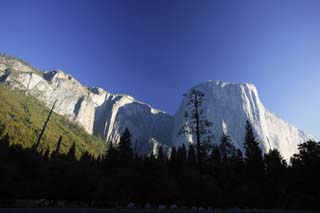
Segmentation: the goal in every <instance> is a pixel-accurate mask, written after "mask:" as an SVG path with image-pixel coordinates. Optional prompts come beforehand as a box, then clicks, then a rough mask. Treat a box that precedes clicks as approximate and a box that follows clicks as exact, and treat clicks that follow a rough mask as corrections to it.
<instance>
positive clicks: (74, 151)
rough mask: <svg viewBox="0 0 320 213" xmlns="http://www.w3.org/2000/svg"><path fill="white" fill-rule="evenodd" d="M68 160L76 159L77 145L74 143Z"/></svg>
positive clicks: (68, 154)
mask: <svg viewBox="0 0 320 213" xmlns="http://www.w3.org/2000/svg"><path fill="white" fill-rule="evenodd" d="M67 159H69V160H71V161H74V160H75V159H76V143H73V144H72V146H71V148H70V149H69V151H68V153H67Z"/></svg>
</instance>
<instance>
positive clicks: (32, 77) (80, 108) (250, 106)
mask: <svg viewBox="0 0 320 213" xmlns="http://www.w3.org/2000/svg"><path fill="white" fill-rule="evenodd" d="M0 83H1V84H3V85H6V86H7V87H10V88H12V89H17V90H21V91H23V92H25V93H26V94H30V95H32V96H34V97H36V98H37V99H38V100H40V101H42V102H43V103H44V104H45V105H46V106H47V107H49V108H50V107H51V106H52V104H53V103H54V101H55V100H57V104H56V107H55V112H56V113H58V114H61V115H64V116H65V117H66V118H68V119H69V120H71V121H74V122H76V123H78V124H79V125H80V126H82V127H83V128H84V129H85V130H86V131H87V132H88V133H90V134H94V135H96V136H100V137H102V138H104V139H105V140H106V141H112V142H114V143H117V142H118V141H119V139H120V135H121V133H122V132H123V131H124V129H125V128H129V129H130V132H131V133H132V136H133V138H132V139H133V140H132V141H133V146H134V149H135V150H136V151H137V152H139V153H151V152H155V151H156V150H155V149H156V146H159V144H162V145H165V146H164V147H165V148H166V149H168V150H169V147H170V146H172V145H174V146H179V145H182V144H183V143H185V144H187V143H189V142H190V143H194V138H193V137H191V136H178V131H179V129H180V127H181V126H182V125H183V124H184V122H185V121H184V117H183V114H184V111H185V109H186V103H187V100H186V99H183V101H182V103H181V105H180V107H179V110H178V111H177V113H176V114H175V115H174V116H171V115H168V114H166V113H164V112H162V111H160V110H156V109H154V108H152V107H151V106H150V105H148V104H145V103H142V102H139V101H137V100H135V99H134V98H133V97H131V96H129V95H120V94H111V93H109V92H107V91H105V90H103V89H101V88H97V87H92V88H88V87H85V86H83V85H82V84H81V83H79V82H78V81H77V80H76V79H74V78H73V77H72V76H70V75H68V74H66V73H64V72H62V71H61V70H54V71H51V72H41V71H39V70H37V69H35V68H33V67H32V66H30V65H29V64H27V63H25V62H23V61H21V60H18V59H16V58H12V57H6V56H0ZM193 89H196V90H200V91H202V92H203V93H204V94H205V100H204V102H203V107H204V108H203V109H204V111H205V115H206V117H207V119H208V120H209V121H211V122H212V123H213V126H212V131H213V133H214V134H215V139H214V142H215V143H219V141H220V138H221V136H222V134H223V132H224V133H227V134H229V135H230V136H231V138H232V140H233V142H234V143H235V145H236V146H237V147H239V148H240V149H242V147H243V141H244V135H245V122H246V120H249V121H250V122H251V123H252V125H253V128H254V130H255V132H256V135H257V138H258V139H259V141H260V142H261V147H262V149H263V150H264V151H268V150H269V149H270V148H277V149H279V150H280V152H281V154H282V155H283V156H284V157H285V158H286V159H288V158H289V157H290V156H291V155H292V154H293V153H294V152H296V151H297V144H299V143H301V142H305V141H307V140H309V139H314V140H315V138H314V137H312V136H310V135H308V134H306V133H304V132H302V131H301V130H299V129H297V128H296V127H294V126H292V125H290V124H288V123H287V122H285V121H284V120H282V119H280V118H278V117H277V116H276V115H274V114H272V113H271V112H269V111H268V110H267V109H266V108H265V107H264V106H263V104H262V103H261V101H260V99H259V96H258V92H257V90H256V88H255V86H254V85H252V84H235V83H227V82H219V81H209V82H206V83H203V84H199V85H197V86H195V87H194V88H193ZM242 150H243V149H242Z"/></svg>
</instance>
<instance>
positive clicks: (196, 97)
mask: <svg viewBox="0 0 320 213" xmlns="http://www.w3.org/2000/svg"><path fill="white" fill-rule="evenodd" d="M204 96H205V94H204V93H203V92H201V91H199V90H195V89H192V90H191V91H190V92H189V93H187V94H184V97H185V98H186V100H187V103H186V110H185V112H184V119H185V124H184V125H183V126H182V127H181V128H180V130H179V135H192V136H194V137H195V138H196V148H197V159H198V163H199V166H200V168H201V163H202V155H201V154H202V153H201V150H202V145H203V144H204V143H205V142H208V140H209V141H210V142H211V140H212V138H213V133H212V131H211V129H210V127H211V126H212V123H211V122H209V121H208V120H207V118H206V115H205V110H204V106H203V101H204V100H205V99H204Z"/></svg>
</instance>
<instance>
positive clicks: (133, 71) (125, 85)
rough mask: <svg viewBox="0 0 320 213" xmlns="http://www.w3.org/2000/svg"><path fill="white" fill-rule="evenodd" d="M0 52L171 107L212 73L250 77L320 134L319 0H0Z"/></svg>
mask: <svg viewBox="0 0 320 213" xmlns="http://www.w3.org/2000/svg"><path fill="white" fill-rule="evenodd" d="M0 5H1V12H0V52H4V53H6V54H8V55H13V56H17V57H20V58H22V59H25V60H26V61H28V62H30V63H31V64H33V65H34V66H36V67H38V68H40V69H44V70H52V69H57V68H59V69H62V70H64V71H65V72H68V73H70V74H72V75H73V76H74V77H76V78H77V79H78V80H80V81H81V82H82V83H84V84H86V85H88V86H99V87H102V88H104V89H106V90H107V91H110V92H115V93H128V94H131V95H132V96H134V97H135V98H137V99H139V100H141V101H144V102H146V103H149V104H151V105H153V106H154V107H157V108H160V109H163V110H165V111H167V112H169V113H171V114H173V113H174V112H175V111H176V110H177V108H178V105H179V103H180V101H181V99H182V96H181V94H182V93H183V92H185V91H186V90H187V89H188V88H190V87H192V86H194V85H195V84H198V83H200V82H203V81H207V80H209V79H212V80H225V81H232V82H250V83H254V84H255V85H256V86H257V88H258V90H259V92H260V97H261V99H262V101H263V103H264V104H265V106H266V107H267V108H268V109H270V110H271V111H273V112H275V113H276V114H277V115H279V116H280V117H282V118H284V119H285V120H287V121H289V122H291V123H293V124H295V125H296V126H297V127H299V128H301V129H303V130H305V131H307V132H309V133H311V134H313V135H315V136H317V137H319V136H320V123H319V121H320V112H319V110H320V94H319V81H320V12H319V11H320V1H316V0H315V1H312V0H309V1H304V0H300V1H297V0H282V1H279V0H274V1H272V0H268V1H263V0H256V1H253V0H251V1H245V0H234V1H231V0H221V1H218V0H216V1H215V0H212V1H211V0H210V1H204V0H203V1H188V0H181V1H174V0H173V1H172V0H168V1H166V0H159V1H156V0H146V1H142V0H139V1H138V0H128V1H124V0H115V1H111V0H101V1H98V0H97V1H94V0H86V1H81V0H63V1H62V0H60V1H59V0H52V1H45V0H38V1H35V0H28V1H26V0H20V1H15V0H8V1H3V0H0Z"/></svg>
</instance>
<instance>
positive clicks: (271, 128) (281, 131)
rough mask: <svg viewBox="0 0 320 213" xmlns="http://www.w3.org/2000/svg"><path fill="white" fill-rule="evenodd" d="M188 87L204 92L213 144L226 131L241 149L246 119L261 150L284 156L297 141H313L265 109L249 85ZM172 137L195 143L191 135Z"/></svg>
mask: <svg viewBox="0 0 320 213" xmlns="http://www.w3.org/2000/svg"><path fill="white" fill-rule="evenodd" d="M192 89H195V90H199V91H201V92H203V93H204V94H205V96H204V101H203V104H202V106H203V109H204V113H205V116H206V118H207V119H208V120H209V121H211V122H212V123H213V126H212V127H211V129H212V131H213V133H214V135H215V137H214V142H216V143H219V141H220V139H221V137H222V135H223V133H226V134H228V135H230V136H231V139H232V141H233V142H234V144H235V145H236V147H238V148H240V149H241V150H243V142H244V137H245V123H246V120H249V121H250V122H251V124H252V126H253V128H254V130H255V133H256V136H257V139H258V140H259V141H260V142H261V148H262V149H263V151H268V150H269V149H270V148H271V149H273V148H277V149H278V150H280V152H281V154H282V155H283V156H284V157H285V158H286V159H289V158H290V156H291V155H292V154H293V153H295V152H296V151H297V144H299V143H302V142H305V141H307V140H309V139H314V140H315V138H314V137H312V136H311V135H308V134H306V133H304V132H302V131H301V130H299V129H297V128H296V127H294V126H293V125H290V124H289V123H287V122H286V121H284V120H282V119H281V118H279V117H277V116H276V115H274V114H273V113H271V112H270V111H268V110H267V109H266V108H265V107H264V106H263V104H262V103H261V101H260V99H259V95H258V92H257V89H256V87H255V86H254V85H252V84H247V83H243V84H240V83H228V82H220V81H209V82H206V83H203V84H199V85H197V86H195V87H194V88H192ZM186 103H187V100H186V98H184V99H183V101H182V103H181V105H180V108H179V110H178V111H177V113H176V115H175V119H174V129H175V130H174V132H178V130H179V129H180V127H181V126H182V125H183V124H184V122H185V120H184V117H183V115H184V111H185V109H186ZM173 137H175V139H174V140H173V141H175V145H176V146H179V145H181V144H182V143H187V142H190V143H194V142H195V138H193V137H191V136H184V135H182V136H177V134H176V135H174V136H173Z"/></svg>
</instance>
